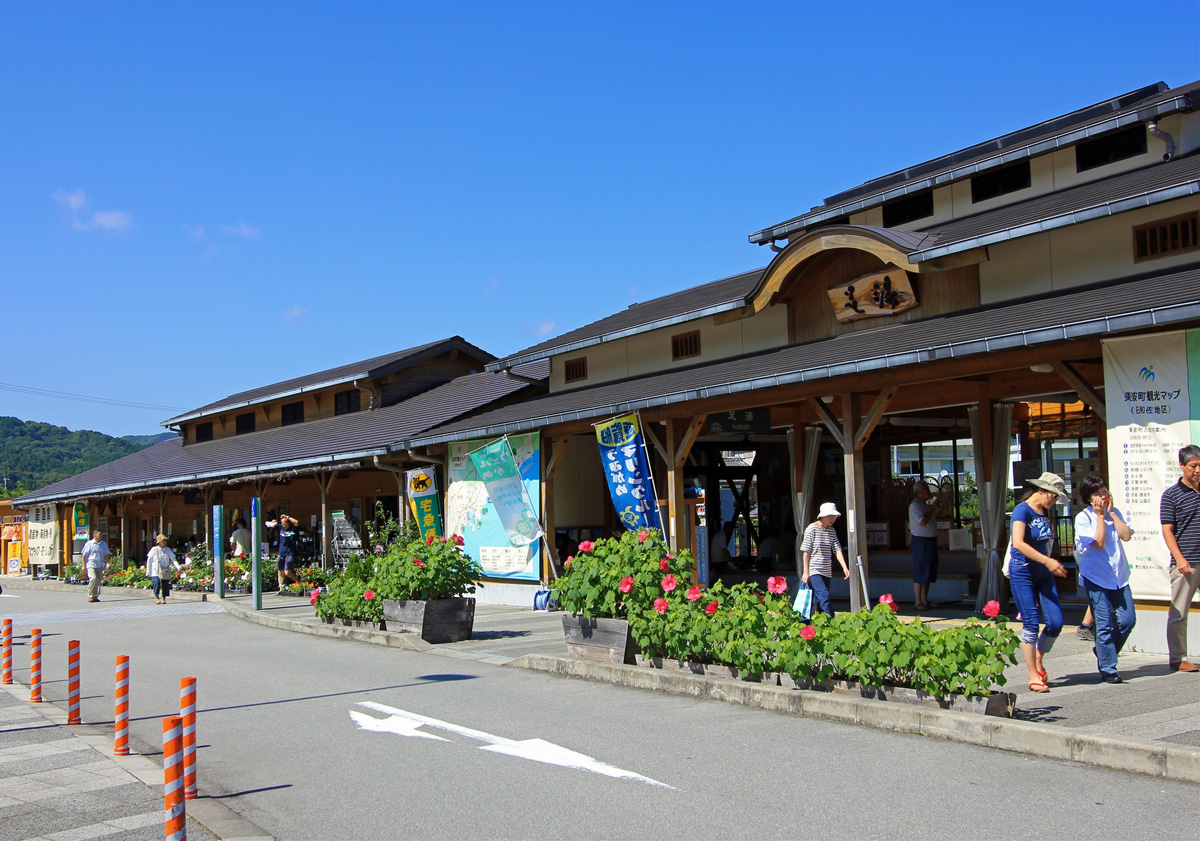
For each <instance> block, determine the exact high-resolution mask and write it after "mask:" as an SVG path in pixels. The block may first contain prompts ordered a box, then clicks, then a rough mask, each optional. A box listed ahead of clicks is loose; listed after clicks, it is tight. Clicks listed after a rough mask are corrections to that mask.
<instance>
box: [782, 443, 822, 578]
mask: <svg viewBox="0 0 1200 841" xmlns="http://www.w3.org/2000/svg"><path fill="white" fill-rule="evenodd" d="M821 434H822V433H821V427H819V426H806V427H805V428H804V475H803V476H797V475H796V444H797V442H796V428H795V427H792V428H791V429H789V430H788V454H789V455H790V456H791V461H792V466H791V474H792V519H793V520H794V521H795V526H796V559H797V566H796V568H797V569H799V568H800V566H799V558H800V541H801V540H802V539H803V538H804V529H805V527H806V526H807V525H808V522H809V520H810V519H811V518H812V510H813V488H814V487H816V484H817V456H818V455H820V452H821Z"/></svg>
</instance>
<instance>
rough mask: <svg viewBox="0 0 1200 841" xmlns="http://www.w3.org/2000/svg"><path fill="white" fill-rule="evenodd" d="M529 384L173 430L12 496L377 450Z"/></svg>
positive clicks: (461, 383)
mask: <svg viewBox="0 0 1200 841" xmlns="http://www.w3.org/2000/svg"><path fill="white" fill-rule="evenodd" d="M514 373H517V374H519V375H522V376H524V377H529V378H531V379H535V380H544V379H545V378H546V376H547V374H548V373H549V366H548V365H547V364H546V363H544V362H543V363H540V364H535V365H528V366H524V367H522V368H518V369H516V370H515V371H514ZM531 387H536V386H532V385H531V384H530V383H528V382H526V381H525V380H522V379H517V378H514V377H510V376H508V375H507V374H503V373H479V374H469V375H467V376H464V377H459V378H458V379H455V380H452V381H451V382H449V383H446V384H444V385H441V386H438V387H437V388H433V389H430V390H429V391H426V392H424V393H422V394H418V395H417V396H415V397H412V398H410V399H409V400H406V401H404V402H402V403H397V404H396V405H394V406H386V407H384V408H380V409H376V410H374V411H364V412H354V413H352V414H348V415H338V416H337V417H332V418H323V419H321V420H315V421H309V422H307V423H299V424H294V425H292V426H285V427H279V428H276V429H265V430H262V431H261V432H251V433H248V434H246V435H236V436H233V437H231V438H221V439H218V440H216V441H206V442H204V443H202V444H189V445H187V446H186V447H185V446H182V445H181V443H180V439H178V438H176V439H173V440H170V441H164V442H162V443H161V444H156V445H155V446H153V447H149V448H147V449H145V450H139V451H138V452H136V453H133V454H132V455H129V456H126V457H125V458H122V459H118V460H117V461H113V462H110V463H108V464H105V465H101V466H100V467H96V468H93V469H92V470H88V471H86V472H84V473H80V474H78V475H76V476H72V477H70V478H69V479H64V480H62V481H61V482H55V483H54V484H52V485H48V486H47V487H45V488H41V489H39V490H37V491H35V492H34V493H32V494H27V495H26V496H23V497H21V498H20V499H17V500H14V502H15V503H16V504H18V505H22V506H24V505H28V504H31V503H34V502H38V501H43V500H55V499H67V498H73V497H80V496H86V495H89V494H103V493H111V492H114V491H118V490H123V489H126V488H128V489H130V490H131V491H135V492H136V491H140V490H142V489H144V488H148V487H154V486H160V487H161V486H168V487H169V486H172V485H178V484H187V483H195V482H199V481H202V480H205V479H213V478H220V477H229V476H238V475H252V474H255V473H263V472H277V471H278V472H282V471H284V470H287V469H291V468H300V467H306V466H307V467H311V466H315V465H321V464H336V463H339V462H343V461H354V460H358V459H361V458H369V457H371V456H376V455H379V456H382V455H386V454H387V453H388V452H389V451H390V448H391V445H393V444H395V443H396V442H397V441H400V440H402V439H404V438H411V437H412V436H413V435H417V434H419V433H421V432H423V431H425V430H427V429H431V428H433V427H435V426H437V425H439V424H444V423H446V422H447V421H450V420H453V419H455V418H460V417H462V416H463V415H466V414H469V413H471V412H474V411H477V410H479V409H480V408H482V407H484V406H487V405H488V404H490V403H492V402H494V401H496V400H500V399H502V398H505V397H510V396H511V395H513V394H515V393H517V392H519V391H520V390H521V389H525V388H531Z"/></svg>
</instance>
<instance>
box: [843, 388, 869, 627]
mask: <svg viewBox="0 0 1200 841" xmlns="http://www.w3.org/2000/svg"><path fill="white" fill-rule="evenodd" d="M841 402H842V438H843V440H844V441H845V442H846V443H847V444H849V446H848V447H846V448H845V449H843V451H842V453H843V456H842V458H843V463H844V466H845V474H846V475H845V482H846V512H845V513H846V556H847V557H846V563H847V564H848V565H849V566H850V610H851V612H854V611H858V610H860V609H862V607H863V605H864V604H867V603H868V602H869V601H870V594H869V593H864V592H863V588H862V585H861V583H860V580H859V576H858V566H857V564H858V558H859V557H860V556H861V557H862V563H863V573H864V575H865V573H866V569H867V541H866V536H867V495H866V487H865V479H864V476H863V454H862V449H861V448H859V447H855V446H854V438H855V434H856V433H857V431H858V428H859V424H860V423H861V419H862V412H861V409H860V408H859V405H858V395H856V394H843V395H842V399H841Z"/></svg>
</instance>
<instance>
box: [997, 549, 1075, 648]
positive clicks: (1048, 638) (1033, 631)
mask: <svg viewBox="0 0 1200 841" xmlns="http://www.w3.org/2000/svg"><path fill="white" fill-rule="evenodd" d="M1008 580H1009V583H1010V585H1011V588H1012V596H1013V601H1015V602H1016V603H1017V610H1019V611H1021V642H1025V643H1037V647H1038V651H1040V652H1042V653H1043V654H1045V653H1046V652H1047V651H1049V650H1050V649H1051V648H1053V647H1054V643H1055V641H1056V640H1057V639H1058V635H1059V634H1060V633H1061V632H1062V626H1063V615H1062V606H1061V605H1060V604H1059V603H1058V590H1057V589H1056V588H1055V586H1054V576H1053V575H1052V574H1051V573H1050V570H1048V569H1046V567H1044V566H1042V565H1041V564H1039V563H1031V562H1028V561H1027V562H1024V563H1022V562H1020V561H1014V562H1012V563H1011V564H1009V567H1008ZM1042 624H1044V625H1045V626H1046V627H1045V629H1044V630H1043V631H1042V633H1041V636H1040V637H1039V636H1038V626H1039V625H1042Z"/></svg>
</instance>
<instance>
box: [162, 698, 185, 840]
mask: <svg viewBox="0 0 1200 841" xmlns="http://www.w3.org/2000/svg"><path fill="white" fill-rule="evenodd" d="M162 727H163V809H164V813H165V814H164V816H165V818H166V831H167V836H166V837H167V841H186V839H187V806H186V804H185V803H184V799H183V719H182V718H180V717H179V716H177V715H169V716H167V717H166V718H164V719H163V722H162Z"/></svg>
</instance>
